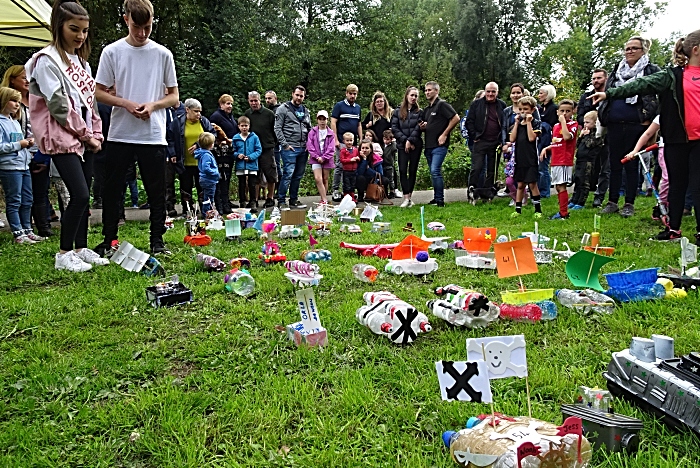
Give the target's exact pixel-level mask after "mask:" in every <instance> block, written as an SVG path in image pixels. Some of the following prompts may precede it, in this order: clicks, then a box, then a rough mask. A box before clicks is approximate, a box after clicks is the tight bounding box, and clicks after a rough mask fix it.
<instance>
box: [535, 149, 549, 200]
mask: <svg viewBox="0 0 700 468" xmlns="http://www.w3.org/2000/svg"><path fill="white" fill-rule="evenodd" d="M550 159H551V156H547V157H545V158H544V159H543V160H542V161H540V164H539V166H538V167H537V170H538V171H539V173H540V180H539V181H538V182H537V188H538V189H540V196H541V197H542V198H549V192H550V189H551V188H552V177H551V176H550V175H549V160H550Z"/></svg>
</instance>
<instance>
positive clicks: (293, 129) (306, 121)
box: [275, 101, 311, 149]
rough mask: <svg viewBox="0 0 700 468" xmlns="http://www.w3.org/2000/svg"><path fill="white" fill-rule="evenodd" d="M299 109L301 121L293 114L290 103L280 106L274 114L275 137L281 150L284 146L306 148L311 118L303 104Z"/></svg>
mask: <svg viewBox="0 0 700 468" xmlns="http://www.w3.org/2000/svg"><path fill="white" fill-rule="evenodd" d="M299 109H300V112H303V113H304V116H303V117H302V119H301V120H299V118H297V115H296V114H295V113H294V107H293V106H292V104H291V102H290V101H287V102H285V103H284V104H282V105H280V106H279V107H278V108H277V111H276V112H275V136H276V137H277V141H278V142H279V144H280V146H282V149H284V148H285V147H286V146H292V147H294V148H306V139H307V137H308V135H309V130H311V116H310V115H309V110H308V109H307V108H306V107H305V106H304V105H303V104H302V105H301V106H299Z"/></svg>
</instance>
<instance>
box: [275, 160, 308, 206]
mask: <svg viewBox="0 0 700 468" xmlns="http://www.w3.org/2000/svg"><path fill="white" fill-rule="evenodd" d="M280 153H281V156H282V181H281V182H280V188H279V190H278V191H277V199H278V200H279V202H280V203H284V202H285V199H286V198H287V190H288V189H289V199H290V200H297V199H298V198H299V184H300V183H301V178H302V177H304V171H305V170H306V162H307V161H308V159H309V153H307V152H306V148H301V147H300V148H292V149H290V150H286V149H283V150H282V151H281V152H280Z"/></svg>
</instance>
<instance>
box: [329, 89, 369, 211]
mask: <svg viewBox="0 0 700 468" xmlns="http://www.w3.org/2000/svg"><path fill="white" fill-rule="evenodd" d="M357 93H358V89H357V85H354V84H349V85H348V87H347V88H345V99H343V100H342V101H338V102H337V103H336V104H335V106H333V111H332V112H331V130H333V133H335V171H333V201H340V200H341V198H342V196H341V194H340V191H339V188H340V186H341V184H342V181H343V169H342V167H341V166H340V140H339V139H338V135H344V134H345V133H352V134H353V135H355V144H357V143H359V138H360V136H361V135H362V121H361V120H360V117H361V115H360V105H359V104H358V103H356V102H355V101H356V100H357ZM339 132H340V133H339Z"/></svg>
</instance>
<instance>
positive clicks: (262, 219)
mask: <svg viewBox="0 0 700 468" xmlns="http://www.w3.org/2000/svg"><path fill="white" fill-rule="evenodd" d="M264 222H265V210H260V213H258V219H256V220H255V224H253V229H255V230H256V231H258V232H262V231H263V223H264Z"/></svg>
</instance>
